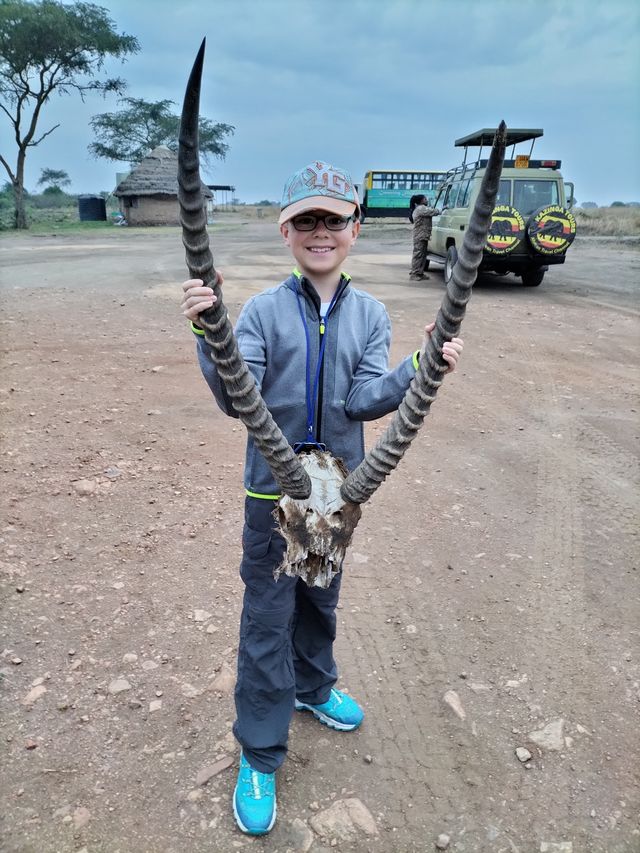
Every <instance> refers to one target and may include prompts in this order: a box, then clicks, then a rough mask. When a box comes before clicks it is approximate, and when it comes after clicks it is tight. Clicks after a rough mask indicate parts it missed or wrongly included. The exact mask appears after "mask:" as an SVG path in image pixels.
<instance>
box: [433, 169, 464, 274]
mask: <svg viewBox="0 0 640 853" xmlns="http://www.w3.org/2000/svg"><path fill="white" fill-rule="evenodd" d="M459 190H460V181H455V182H452V183H449V184H446V185H445V186H444V187H443V188H442V190H441V191H440V194H439V195H438V198H437V199H436V207H437V208H438V209H439V210H441V211H442V213H441V214H440V216H436V217H434V220H433V231H432V233H431V240H430V241H429V250H430V251H431V252H433V253H434V254H436V255H440V256H441V257H445V255H446V254H447V246H448V245H449V240H450V238H451V237H452V236H453V238H454V240H455V216H454V207H455V203H456V199H457V196H458V192H459Z"/></svg>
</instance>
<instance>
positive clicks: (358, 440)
mask: <svg viewBox="0 0 640 853" xmlns="http://www.w3.org/2000/svg"><path fill="white" fill-rule="evenodd" d="M359 214H360V206H359V203H358V197H357V195H356V192H355V188H354V186H353V182H352V180H351V178H350V176H349V175H348V174H347V173H346V172H345V171H344V170H342V169H337V168H334V167H333V166H329V165H327V164H325V163H322V162H314V163H312V164H310V165H309V166H307V167H306V168H304V169H301V170H300V171H299V172H296V173H295V174H294V175H292V176H291V178H289V180H288V181H287V183H286V184H285V189H284V194H283V198H282V205H281V213H280V218H279V220H278V222H279V225H280V231H281V233H282V236H283V238H284V241H285V244H286V245H287V246H288V247H289V248H290V249H291V253H292V255H293V257H294V259H295V261H296V264H297V266H296V268H295V269H294V271H293V273H292V274H291V275H290V276H289V278H288V279H286V281H284V282H282V284H280V285H278V286H277V287H274V288H271V289H270V290H267V291H265V292H263V293H261V294H259V295H257V296H254V297H253V298H251V299H250V300H249V301H248V302H247V304H246V305H245V306H244V308H243V309H242V312H241V314H240V317H239V319H238V323H237V326H236V337H237V340H238V345H239V348H240V351H241V352H242V355H243V357H244V359H245V361H246V362H247V365H248V367H249V369H250V370H251V372H252V373H253V375H254V377H255V380H256V383H257V384H258V387H259V388H260V391H261V394H262V397H263V399H264V401H265V403H266V405H267V407H268V409H269V410H270V412H271V414H272V415H273V417H274V418H275V420H276V422H277V424H278V426H279V427H280V429H281V430H282V432H283V433H284V435H285V436H286V438H287V440H288V441H289V443H290V444H291V445H292V446H294V445H296V444H298V443H299V444H301V445H306V446H307V447H309V446H314V445H316V444H320V443H321V444H324V445H326V447H327V449H328V450H330V451H331V452H332V453H333V454H334V456H337V457H340V458H342V459H343V460H344V462H345V464H346V465H347V467H348V468H349V470H352V469H353V468H355V467H356V465H358V464H359V462H360V461H361V460H362V458H363V456H364V439H363V427H362V421H364V420H373V419H375V418H379V417H382V416H383V415H385V414H387V413H389V412H391V411H394V410H395V409H396V408H397V407H398V405H399V404H400V401H401V400H402V398H403V396H404V393H405V391H406V389H407V388H408V386H409V383H410V382H411V379H412V377H413V375H414V373H415V370H416V368H417V353H416V354H414V355H410V356H407V357H406V358H405V359H404V360H403V361H402V362H401V363H400V364H399V365H398V367H396V368H395V369H394V370H389V369H388V363H387V362H388V351H389V341H390V324H389V318H388V316H387V312H386V310H385V308H384V306H383V305H382V304H381V303H380V302H378V301H377V300H376V299H374V298H373V297H371V296H369V295H368V294H366V293H364V292H362V291H358V290H355V289H354V288H352V287H351V284H350V278H349V276H348V275H346V274H345V273H343V272H342V271H341V269H342V264H343V261H344V260H345V259H346V257H347V256H348V254H349V251H350V249H351V247H352V246H353V244H354V243H355V241H356V239H357V237H358V234H359V232H360V222H359V221H358V218H359ZM219 281H220V282H222V278H221V277H220V279H219ZM183 290H184V299H183V302H182V309H183V313H184V314H185V316H186V317H188V318H189V319H190V320H191V326H192V329H193V331H194V333H195V334H196V337H197V349H198V359H199V361H200V367H201V369H202V372H203V374H204V377H205V379H206V380H207V383H208V384H209V386H210V388H211V390H212V392H213V394H214V396H215V398H216V401H217V403H218V405H219V406H220V408H221V409H222V410H223V411H224V412H225V413H227V414H229V415H231V416H233V415H234V412H233V408H232V406H231V403H230V399H229V397H228V396H227V394H226V392H225V390H224V388H223V386H222V384H221V381H220V378H219V376H218V373H217V371H216V368H215V366H214V364H213V362H212V361H211V359H210V357H209V345H208V344H207V343H206V342H205V340H204V336H203V332H202V329H201V328H200V327H199V326H198V325H197V321H198V315H199V313H200V312H201V311H203V310H205V309H206V308H210V307H211V306H212V305H213V302H214V299H215V297H214V295H213V291H212V290H211V288H208V287H203V286H202V282H201V281H199V280H197V279H191V280H189V281H186V282H185V283H184V284H183ZM433 328H434V324H431V325H429V326H427V327H426V329H425V331H426V333H427V334H430V332H431V331H432V330H433ZM461 351H462V341H461V340H460V339H459V338H454V339H453V341H451V343H449V344H445V345H444V352H443V355H444V358H445V359H446V361H447V362H448V364H449V370H453V369H454V368H455V366H456V362H457V360H458V357H459V355H460V353H461ZM244 483H245V488H246V490H247V497H246V503H245V525H244V531H243V538H242V544H243V557H242V563H241V566H240V575H241V577H242V580H243V582H244V584H245V593H244V600H243V611H242V617H241V623H240V644H239V649H238V677H237V682H236V691H235V700H236V712H237V719H236V722H235V724H234V734H235V736H236V738H237V740H238V741H239V742H240V745H241V747H242V751H241V756H240V769H239V773H238V781H237V784H236V787H235V791H234V797H233V808H234V814H235V817H236V821H237V823H238V826H239V827H240V829H241V830H242V831H243V832H247V833H250V834H253V835H262V834H264V833H266V832H269V830H270V829H271V828H272V827H273V825H274V823H275V818H276V795H275V771H276V769H277V768H278V767H279V766H280V765H281V764H282V762H283V761H284V758H285V755H286V750H287V737H288V731H289V724H290V721H291V717H292V715H293V711H294V710H306V711H310V712H311V713H312V714H313V716H314V717H316V718H317V719H318V720H319V721H320V722H322V723H324V724H325V725H327V726H330V727H331V728H334V729H336V730H338V731H352V730H353V729H355V728H357V727H358V726H359V725H360V723H361V722H362V719H363V717H364V713H363V711H362V709H361V708H360V706H359V705H358V703H357V702H356V701H355V700H354V699H352V698H351V697H350V696H348V695H347V694H345V693H342V692H341V691H339V690H336V689H335V687H334V685H335V683H336V681H337V677H338V673H337V667H336V663H335V660H334V657H333V642H334V640H335V636H336V615H335V609H336V605H337V603H338V594H339V590H340V581H341V574H339V575H337V576H336V577H335V578H334V579H333V581H332V583H331V585H330V587H329V588H328V589H320V588H318V587H308V586H307V585H306V584H305V583H304V582H303V581H302V580H300V579H299V578H292V577H289V576H287V575H281V576H280V578H279V580H278V581H277V582H276V581H274V579H273V570H274V569H275V568H276V567H277V566H278V565H279V563H280V562H281V560H282V557H283V554H284V540H283V539H282V536H281V535H280V534H279V533H278V532H277V530H275V529H274V524H275V523H274V520H273V517H272V513H273V510H274V507H275V502H276V500H277V498H278V497H279V495H278V494H277V486H276V484H275V481H274V479H273V476H272V474H271V472H270V470H269V467H268V466H267V464H266V462H265V460H264V459H263V457H262V456H261V454H260V453H259V452H258V451H257V450H256V448H255V446H254V443H253V439H252V438H251V437H249V440H248V442H247V454H246V462H245V477H244Z"/></svg>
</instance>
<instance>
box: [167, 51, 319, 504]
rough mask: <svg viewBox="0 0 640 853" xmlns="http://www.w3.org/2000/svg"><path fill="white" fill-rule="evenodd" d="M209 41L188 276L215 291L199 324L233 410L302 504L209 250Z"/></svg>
mask: <svg viewBox="0 0 640 853" xmlns="http://www.w3.org/2000/svg"><path fill="white" fill-rule="evenodd" d="M205 42H206V39H203V41H202V44H201V45H200V50H199V51H198V55H197V57H196V61H195V62H194V64H193V69H192V71H191V75H190V76H189V82H188V83H187V89H186V92H185V96H184V104H183V107H182V119H181V122H180V138H179V147H178V200H179V202H180V221H181V223H182V242H183V244H184V247H185V249H186V256H187V266H188V267H189V274H190V275H191V277H192V278H200V279H202V281H203V282H204V284H205V286H207V287H211V288H213V292H214V294H215V296H216V298H217V302H214V304H213V307H211V308H208V309H207V310H206V311H203V312H201V313H200V315H199V318H198V324H199V325H200V326H201V327H202V328H203V329H204V336H205V340H206V341H207V343H208V344H209V345H210V346H211V358H212V359H213V362H214V363H215V365H216V367H217V369H218V373H219V374H220V378H221V379H222V382H223V383H224V387H225V389H226V391H227V393H228V394H229V396H230V397H231V399H232V400H233V408H234V409H235V411H236V412H237V413H238V415H239V417H240V420H241V421H242V422H243V423H244V425H245V426H246V428H247V430H248V432H249V434H250V435H252V436H253V438H254V440H255V442H256V445H257V447H258V449H259V450H260V452H261V453H262V455H263V456H264V457H265V459H266V460H267V463H268V464H269V467H270V469H271V471H272V473H273V476H274V477H275V478H276V480H277V481H278V483H279V485H280V488H281V490H282V492H283V493H284V494H285V495H289V496H290V497H292V498H296V499H298V500H304V499H305V498H308V497H309V495H310V494H311V480H310V479H309V476H308V474H307V473H306V471H305V470H304V468H303V467H302V465H301V463H300V460H299V459H298V457H297V456H296V455H295V454H294V452H293V450H292V448H291V447H290V445H289V443H288V442H287V440H286V439H285V437H284V435H283V434H282V432H281V431H280V428H279V427H278V426H277V424H276V422H275V421H274V419H273V417H272V416H271V414H270V412H269V410H268V409H267V407H266V405H265V402H264V400H263V399H262V396H261V395H260V392H259V391H258V389H257V387H256V383H255V380H254V378H253V375H252V373H251V372H250V371H249V369H248V368H247V365H246V364H245V362H244V359H243V358H242V355H241V354H240V351H239V349H238V344H237V342H236V339H235V335H234V334H233V327H232V326H231V323H230V322H229V318H228V316H227V309H226V308H225V306H224V304H223V302H222V292H221V289H220V285H219V284H218V281H217V273H216V271H215V268H214V266H213V256H212V254H211V251H210V249H209V237H208V235H207V227H206V226H207V217H206V212H205V206H204V199H203V195H202V182H201V180H200V163H199V156H198V120H199V112H200V84H201V80H202V67H203V64H204V49H205Z"/></svg>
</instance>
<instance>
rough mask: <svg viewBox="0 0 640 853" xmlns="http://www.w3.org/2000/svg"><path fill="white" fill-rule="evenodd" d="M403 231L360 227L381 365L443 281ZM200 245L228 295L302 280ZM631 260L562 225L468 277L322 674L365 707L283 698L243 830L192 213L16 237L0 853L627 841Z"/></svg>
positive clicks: (238, 454) (234, 469) (235, 518)
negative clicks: (197, 334) (238, 815)
mask: <svg viewBox="0 0 640 853" xmlns="http://www.w3.org/2000/svg"><path fill="white" fill-rule="evenodd" d="M408 229H409V226H404V225H402V226H400V225H395V226H394V225H390V224H388V223H387V225H386V227H385V226H382V225H378V224H376V223H373V224H371V225H370V226H369V225H367V226H365V233H364V236H363V238H362V239H361V240H360V241H359V243H358V245H357V247H356V249H355V251H354V254H353V256H352V258H351V259H350V262H349V271H350V272H351V274H352V275H353V278H354V282H355V284H356V286H358V285H360V284H362V286H363V287H365V288H366V289H369V290H370V291H371V292H372V293H373V294H374V295H375V296H377V297H378V298H380V299H381V300H383V301H384V302H385V304H386V305H387V308H388V310H389V313H390V315H391V319H392V322H393V327H394V339H393V349H392V361H393V362H394V363H395V362H397V360H398V359H399V358H400V357H401V356H403V355H404V354H406V353H408V352H410V351H412V350H414V349H415V348H416V347H417V346H418V345H419V343H420V339H421V329H422V327H423V325H424V323H425V322H427V321H428V320H429V319H431V318H433V317H434V316H435V312H436V310H437V307H438V305H439V302H440V298H441V294H442V278H441V274H440V273H439V272H433V274H432V276H431V280H430V281H428V282H425V283H416V282H409V280H408V275H407V273H408V264H409V259H410V233H409V230H408ZM213 240H214V247H215V254H216V260H217V262H218V265H219V266H220V268H221V269H222V270H223V271H224V272H225V277H226V284H225V294H226V303H227V305H228V307H229V309H230V312H231V313H232V315H233V316H235V315H236V314H237V311H238V309H239V307H240V305H241V304H242V303H243V302H244V301H245V300H246V299H247V297H248V296H250V295H251V294H252V293H255V292H256V291H258V290H260V289H262V288H263V287H265V286H267V285H270V284H273V283H275V282H277V281H279V280H281V279H282V278H284V277H285V276H286V275H287V274H288V271H289V268H290V262H289V259H288V256H287V254H286V250H285V248H284V247H282V246H280V243H279V238H278V236H277V232H276V230H275V226H274V225H273V224H272V223H266V222H255V221H254V222H252V223H250V222H246V221H244V220H243V219H242V217H241V216H240V215H238V216H235V217H234V216H232V215H230V216H229V217H228V219H223V220H221V223H220V224H217V225H216V226H214V228H213ZM639 273H640V253H639V251H638V245H637V244H633V243H630V244H624V245H622V246H621V245H620V244H618V243H611V242H607V241H599V240H596V239H591V240H587V239H584V240H580V239H578V240H577V241H576V243H575V245H574V246H573V248H572V250H571V255H570V258H569V260H568V262H567V264H566V265H565V266H564V267H559V268H556V269H552V270H551V271H550V272H549V273H548V275H547V277H546V279H545V281H544V282H543V284H542V286H541V287H539V288H533V289H527V288H523V287H521V286H519V285H517V284H514V283H513V282H512V283H511V284H508V283H507V284H505V283H499V282H497V281H496V280H486V281H484V282H480V283H479V284H478V286H477V287H476V290H475V292H474V296H473V298H472V301H471V303H470V306H469V310H468V314H467V318H466V320H465V324H464V330H463V336H464V338H465V344H466V348H465V353H464V356H463V360H462V363H461V366H460V369H459V370H458V371H457V372H456V374H455V375H454V376H452V377H450V378H449V379H448V381H447V382H446V383H445V386H444V388H443V389H442V391H441V393H440V395H439V397H438V400H437V402H436V404H435V406H434V408H433V411H432V413H431V415H430V416H429V418H428V420H427V422H426V424H425V427H424V428H423V430H422V432H421V433H420V435H419V436H418V438H417V440H416V442H415V443H414V445H413V446H412V448H411V450H410V451H409V453H408V455H407V457H406V458H405V460H404V462H403V463H402V465H401V467H400V468H399V469H398V470H397V471H396V472H395V473H394V474H393V475H392V477H391V478H390V480H389V481H388V482H387V483H386V485H385V486H384V487H383V488H382V489H380V491H379V492H378V493H377V494H376V495H375V496H374V498H373V500H372V501H371V502H370V504H369V505H367V506H366V508H365V511H364V516H363V519H362V521H361V523H360V526H359V528H358V530H357V533H356V538H355V541H354V544H353V545H352V547H351V550H350V553H349V555H348V558H347V564H346V566H345V578H344V583H343V595H342V604H341V610H340V626H339V629H340V635H339V640H338V644H337V651H338V658H339V663H340V667H341V682H340V684H341V685H342V686H345V687H347V688H348V689H349V690H350V691H351V692H352V693H353V694H354V695H355V696H357V697H358V699H359V700H360V701H361V702H362V704H363V705H364V708H365V711H366V720H365V723H364V725H363V727H362V729H361V730H360V731H358V732H357V733H353V734H350V735H344V734H343V735H341V734H339V733H334V732H331V731H329V730H328V729H324V728H323V727H320V726H319V725H318V724H317V723H315V722H314V721H313V720H311V719H309V717H308V716H306V715H301V716H298V717H297V718H296V719H295V720H294V724H293V727H292V731H291V739H290V759H289V760H288V761H287V763H286V765H285V767H284V768H283V771H282V772H281V773H280V775H279V820H278V824H277V826H276V828H275V830H274V831H273V833H272V834H271V835H270V836H269V837H267V838H266V839H260V840H251V839H248V838H246V837H244V836H242V835H241V834H240V833H239V832H238V831H237V830H236V828H235V824H234V822H233V817H232V814H231V811H230V796H231V792H232V788H233V784H234V781H235V766H233V767H230V768H227V769H222V770H220V769H219V768H220V766H222V765H219V766H218V767H211V765H214V762H216V761H217V760H218V759H221V760H223V759H225V758H227V757H235V755H236V747H235V745H234V743H233V738H232V737H231V735H230V729H231V723H232V721H233V713H234V712H233V697H232V688H233V672H234V665H235V649H236V634H237V622H238V615H239V608H240V598H241V584H240V581H239V578H238V576H237V566H238V562H239V556H240V542H239V533H240V522H241V517H242V492H241V471H242V460H243V447H244V432H243V428H242V427H241V426H240V425H239V424H238V423H236V422H233V421H231V420H229V419H227V418H225V417H224V416H223V415H222V414H221V413H220V412H219V411H218V410H217V409H216V408H215V405H214V404H213V401H212V399H211V398H210V395H209V392H208V390H207V388H206V386H205V385H204V382H203V380H202V379H201V377H200V374H199V370H198V368H197V365H196V362H195V357H194V343H193V340H192V337H191V333H190V332H189V331H188V330H187V328H186V323H185V321H184V318H183V317H182V316H181V315H180V314H179V310H178V302H179V286H178V282H180V281H181V280H182V279H183V278H184V277H185V266H184V260H183V251H182V247H181V242H180V236H179V234H178V232H177V230H175V229H162V230H140V231H136V230H133V229H131V230H127V229H116V228H114V229H113V230H110V231H106V232H104V233H100V234H96V235H95V236H84V235H83V236H74V237H34V236H29V235H27V236H18V237H7V236H4V237H3V238H2V239H1V240H0V277H1V291H0V292H1V298H2V316H1V330H2V344H1V346H2V381H1V387H0V403H1V406H2V483H3V485H2V494H1V496H0V506H1V509H2V519H3V521H2V534H1V541H2V563H1V567H2V575H1V591H2V612H1V621H0V631H1V637H0V647H1V648H3V649H4V652H3V659H2V661H1V662H0V668H1V669H2V681H1V682H0V690H1V692H0V699H1V702H2V723H3V729H2V731H3V735H2V753H3V754H2V770H1V774H2V784H1V785H0V788H1V791H0V803H1V806H0V812H1V814H2V825H1V829H2V838H3V841H2V845H1V847H2V850H3V851H5V853H70V851H80V850H82V851H83V853H185V851H186V852H187V853H205V851H216V853H227V852H228V851H233V850H236V849H243V848H249V847H251V848H253V849H254V850H256V851H265V853H272V851H273V853H276V851H277V853H285V851H287V850H291V851H303V850H308V849H311V851H312V853H327V851H330V850H339V851H345V853H348V852H349V851H354V853H355V851H358V853H359V852H360V851H369V852H370V853H412V852H413V851H432V850H434V849H435V842H436V840H437V839H438V836H439V835H440V834H443V833H444V834H446V835H447V836H449V839H450V840H449V847H448V849H449V850H451V851H455V853H476V852H477V851H483V853H484V851H487V852H488V853H514V851H516V852H517V853H533V851H535V852H536V853H537V851H543V850H547V851H556V852H557V853H559V852H560V851H563V853H567V851H571V853H631V851H638V850H640V823H639V822H638V813H639V809H640V785H639V781H638V731H639V730H640V721H639V716H640V715H639V709H640V666H639V664H640V643H639V641H638V631H639V625H640V603H639V602H640V590H639V585H640V583H639V582H640V577H639V574H640V572H639V571H638V539H637V533H638V527H637V521H638V457H637V447H638V445H637V432H638V409H639V401H638V396H637V391H638V383H637V379H638V374H637V364H638V361H637V359H638V327H639V323H638V314H639V312H638V290H637V287H638V281H639V280H640V276H639ZM382 426H383V424H382V423H377V424H373V425H372V426H371V427H370V428H368V440H369V441H371V440H372V439H373V438H374V436H375V435H377V434H378V433H379V431H380V430H381V428H382ZM445 696H446V697H447V699H448V701H445V698H444V697H445ZM518 748H523V749H526V750H528V752H529V753H530V754H531V757H530V759H529V760H527V761H525V762H524V763H523V762H521V761H520V760H519V759H518V757H517V756H516V749H518ZM521 755H522V756H523V757H526V755H525V753H521ZM224 763H226V762H224V761H223V765H224ZM216 769H217V770H219V772H217V774H215V775H213V776H212V777H211V778H210V779H209V781H208V782H206V783H205V784H199V782H202V777H201V778H200V779H198V774H199V773H200V772H201V771H207V772H203V776H206V775H207V773H211V772H212V771H213V770H216ZM350 799H355V800H359V801H360V802H361V803H362V805H363V807H364V808H363V809H362V810H361V811H360V812H358V813H357V814H362V815H363V817H362V818H361V819H356V822H355V824H354V823H353V820H352V822H351V823H349V822H346V824H345V826H343V827H342V828H341V827H340V826H338V824H337V823H336V820H335V814H336V811H337V810H339V809H340V808H342V806H339V807H338V809H336V806H335V804H336V802H338V801H345V800H350ZM345 809H346V807H345ZM365 809H366V810H368V813H367V811H366V810H365ZM351 814H352V818H353V814H355V812H353V811H352V812H351ZM356 816H357V815H356ZM369 818H370V819H371V820H372V821H373V823H371V821H370V820H369ZM332 820H333V823H332V822H331V821H332ZM311 827H314V829H312V828H311ZM323 827H328V828H324V829H323ZM322 832H324V833H325V834H324V835H322V834H321V833H322ZM368 833H371V834H368ZM563 842H564V844H565V846H560V845H561V843H563ZM442 843H443V844H444V843H445V840H444V839H442ZM545 844H546V845H549V846H545ZM554 844H555V845H557V846H553V845H554ZM310 845H311V846H310Z"/></svg>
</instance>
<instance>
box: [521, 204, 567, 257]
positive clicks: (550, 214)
mask: <svg viewBox="0 0 640 853" xmlns="http://www.w3.org/2000/svg"><path fill="white" fill-rule="evenodd" d="M527 234H528V235H529V240H530V242H531V245H532V246H533V248H534V249H535V250H536V252H540V254H541V255H561V254H563V253H564V252H566V251H567V249H568V248H569V246H570V245H571V244H572V243H573V240H574V238H575V236H576V220H575V219H574V216H573V214H572V213H570V212H569V211H568V210H565V209H564V207H560V205H558V204H550V205H547V207H541V208H540V210H538V211H536V212H535V213H534V214H533V216H532V217H531V219H530V220H529V224H528V225H527Z"/></svg>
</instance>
